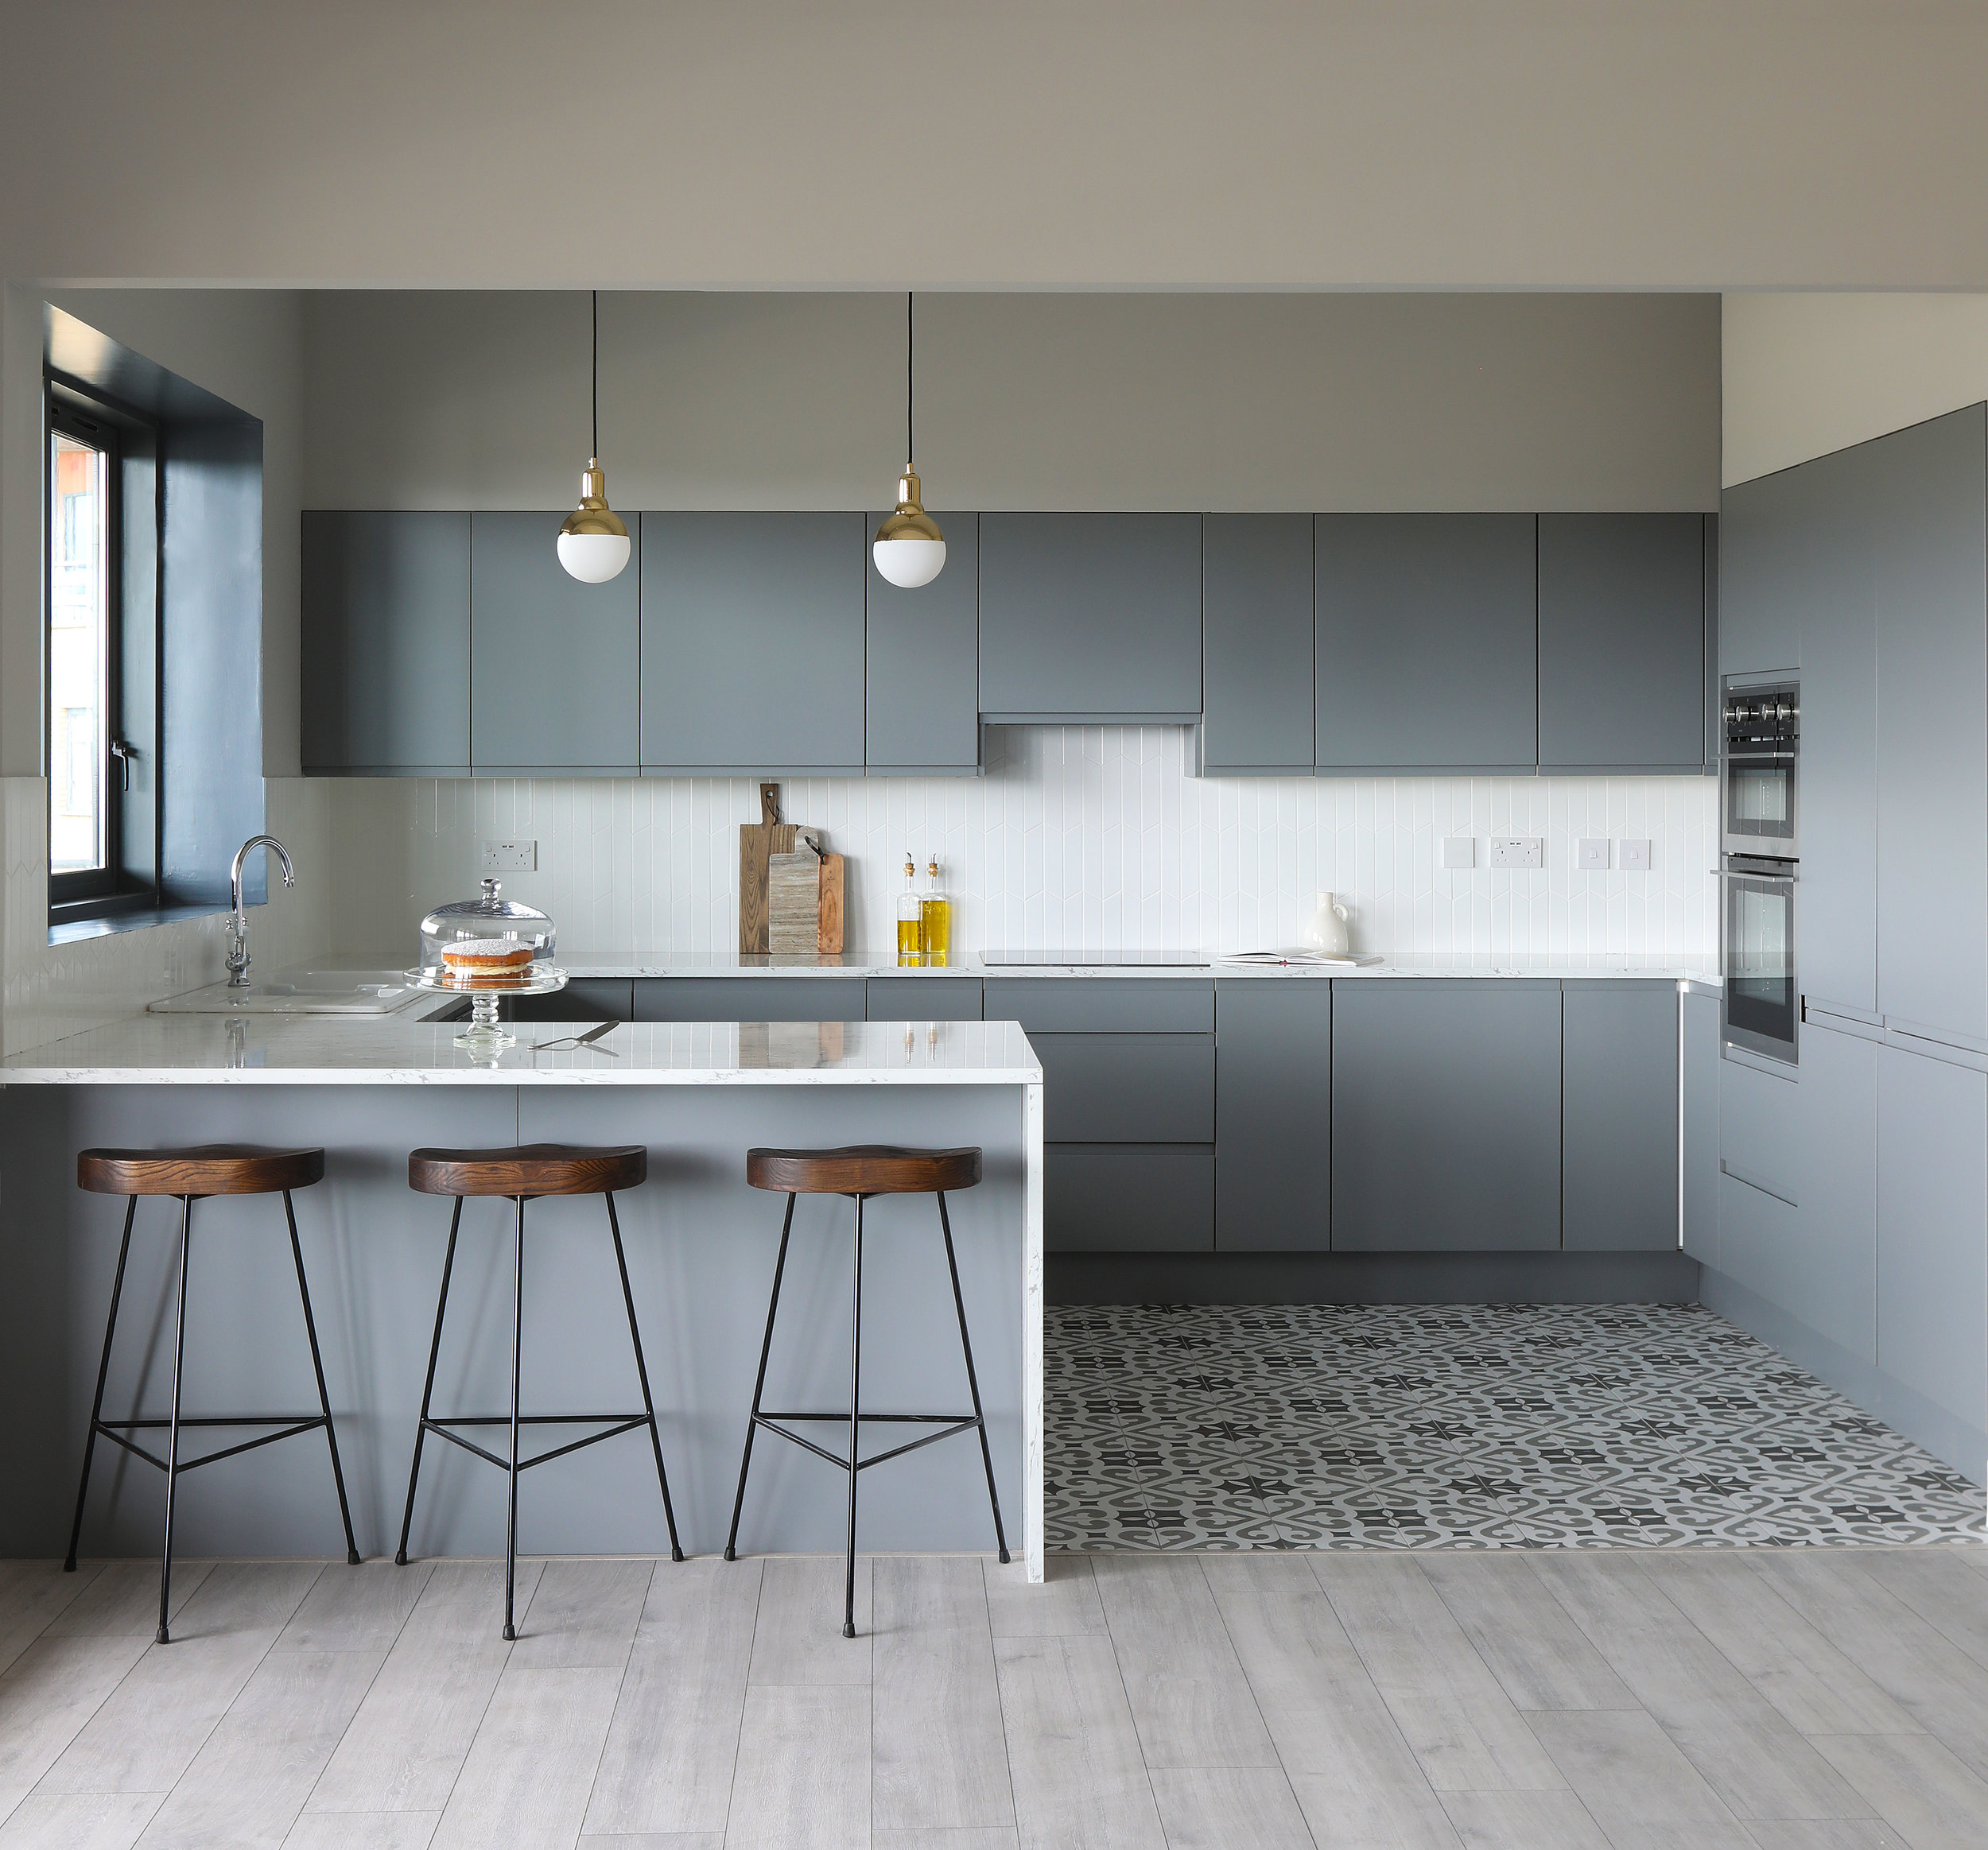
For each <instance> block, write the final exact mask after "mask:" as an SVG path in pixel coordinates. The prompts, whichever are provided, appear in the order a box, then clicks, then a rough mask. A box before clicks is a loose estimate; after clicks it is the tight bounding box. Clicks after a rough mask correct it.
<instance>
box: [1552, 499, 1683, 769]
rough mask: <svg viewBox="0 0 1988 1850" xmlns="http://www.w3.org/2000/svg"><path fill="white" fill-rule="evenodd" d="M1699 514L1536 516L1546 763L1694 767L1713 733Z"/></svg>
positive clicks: (1592, 766)
mask: <svg viewBox="0 0 1988 1850" xmlns="http://www.w3.org/2000/svg"><path fill="white" fill-rule="evenodd" d="M1705 527H1706V517H1705V516H1704V515H1703V514H1541V515H1540V553H1539V573H1540V612H1539V615H1540V642H1539V664H1540V695H1539V698H1540V770H1541V771H1542V772H1549V771H1558V772H1592V771H1631V772H1637V771H1640V772H1695V771H1699V770H1702V769H1703V766H1704V764H1705V762H1706V758H1707V757H1708V756H1710V755H1712V754H1710V753H1708V752H1707V750H1706V739H1705Z"/></svg>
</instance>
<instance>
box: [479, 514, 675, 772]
mask: <svg viewBox="0 0 1988 1850" xmlns="http://www.w3.org/2000/svg"><path fill="white" fill-rule="evenodd" d="M565 518H566V517H565V514H563V513H553V514H472V515H471V516H470V517H469V645H470V646H469V751H470V758H471V762H472V766H473V768H474V770H475V771H476V774H477V775H478V776H479V777H510V776H516V775H534V776H535V775H553V776H562V777H572V776H583V777H584V776H594V777H599V776H606V775H613V776H619V777H628V778H632V777H633V776H635V773H636V770H637V767H638V766H639V762H640V758H641V730H642V712H641V702H640V688H641V650H642V645H641V599H640V595H639V592H640V585H641V565H640V559H639V557H637V558H635V559H634V560H631V562H630V564H628V566H627V568H625V569H624V570H623V572H622V573H621V576H619V577H618V578H612V579H610V580H608V582H607V583H606V584H581V583H580V580H578V579H577V578H574V577H572V576H569V574H568V573H567V572H566V570H565V568H564V567H562V566H561V564H560V563H559V552H558V540H559V527H560V523H561V522H562V521H563V520H564V519H565ZM637 526H638V527H639V522H638V523H637ZM631 537H634V538H635V541H636V544H637V546H638V548H639V545H640V539H639V533H635V532H633V531H632V529H631Z"/></svg>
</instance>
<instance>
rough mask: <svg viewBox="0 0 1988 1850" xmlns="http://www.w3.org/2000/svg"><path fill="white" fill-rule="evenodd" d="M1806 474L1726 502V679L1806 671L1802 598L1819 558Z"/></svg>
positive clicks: (1721, 511)
mask: <svg viewBox="0 0 1988 1850" xmlns="http://www.w3.org/2000/svg"><path fill="white" fill-rule="evenodd" d="M1806 476H1807V465H1806V464H1804V466H1803V467H1801V468H1798V469H1784V470H1782V471H1780V472H1779V473H1778V474H1776V475H1763V476H1761V477H1760V478H1759V479H1757V480H1756V481H1753V482H1743V483H1740V484H1739V485H1738V487H1733V488H1728V489H1726V491H1724V492H1723V493H1722V494H1721V495H1720V496H1719V507H1718V665H1719V672H1720V673H1722V674H1783V673H1788V672H1789V671H1791V670H1792V669H1798V668H1800V666H1801V665H1802V621H1803V615H1804V600H1803V595H1802V593H1803V588H1804V585H1805V584H1807V581H1808V574H1809V571H1810V568H1811V559H1812V557H1813V556H1812V554H1811V552H1810V550H1809V543H1808V542H1809V537H1810V533H1811V525H1810V522H1809V519H1808V515H1807V503H1808V499H1809V489H1808V487H1807V480H1806Z"/></svg>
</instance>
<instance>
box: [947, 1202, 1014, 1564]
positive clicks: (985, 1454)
mask: <svg viewBox="0 0 1988 1850" xmlns="http://www.w3.org/2000/svg"><path fill="white" fill-rule="evenodd" d="M938 1204H939V1230H940V1231H941V1232H942V1233H943V1234H944V1235H945V1269H946V1270H947V1271H949V1273H951V1274H952V1275H953V1309H954V1310H956V1311H957V1313H959V1319H960V1349H961V1353H962V1354H964V1355H965V1357H966V1387H967V1391H968V1392H969V1394H972V1395H973V1424H974V1425H975V1426H976V1428H977V1429H978V1430H979V1433H980V1462H981V1463H982V1464H984V1465H985V1466H986V1467H987V1500H988V1503H991V1504H992V1506H993V1507H994V1542H995V1546H996V1547H997V1548H999V1549H1000V1551H1001V1559H1002V1561H1004V1562H1005V1561H1007V1559H1008V1534H1007V1532H1006V1531H1005V1530H1004V1529H1003V1528H1002V1527H1001V1499H1000V1493H999V1492H998V1491H996V1489H995V1488H994V1454H993V1452H992V1451H991V1450H990V1449H988V1443H987V1416H986V1415H985V1414H984V1413H982V1412H981V1411H980V1380H979V1378H978V1377H977V1375H975V1374H974V1372H973V1339H972V1338H971V1337H970V1336H968V1335H967V1333H966V1300H965V1298H964V1297H961V1295H960V1266H959V1261H958V1260H957V1259H955V1258H954V1257H953V1222H952V1220H951V1217H950V1216H948V1214H947V1213H946V1212H945V1191H944V1190H943V1189H942V1190H940V1191H939V1194H938Z"/></svg>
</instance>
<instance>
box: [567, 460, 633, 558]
mask: <svg viewBox="0 0 1988 1850" xmlns="http://www.w3.org/2000/svg"><path fill="white" fill-rule="evenodd" d="M559 530H560V532H561V533H619V535H620V536H621V537H623V539H624V540H625V539H626V538H627V537H628V527H627V522H625V521H623V519H622V518H621V516H620V515H619V514H616V513H615V510H613V509H612V507H610V506H608V471H606V470H605V469H604V468H602V467H601V466H600V458H599V457H598V456H589V457H588V459H587V466H586V467H585V468H584V469H583V470H581V471H580V505H579V506H577V507H576V508H575V509H574V510H573V512H572V513H571V514H568V515H567V516H566V518H565V520H564V521H563V522H561V524H560V528H559Z"/></svg>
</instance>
